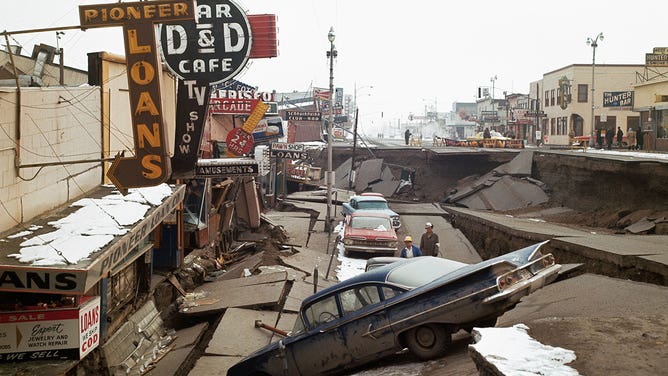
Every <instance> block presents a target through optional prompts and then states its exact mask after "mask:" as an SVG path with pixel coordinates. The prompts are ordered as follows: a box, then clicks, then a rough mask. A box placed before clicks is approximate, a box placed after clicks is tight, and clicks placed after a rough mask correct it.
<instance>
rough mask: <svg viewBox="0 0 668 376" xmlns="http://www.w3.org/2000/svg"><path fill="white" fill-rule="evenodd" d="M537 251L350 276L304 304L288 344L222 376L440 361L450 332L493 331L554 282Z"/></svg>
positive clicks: (403, 263)
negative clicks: (398, 360) (410, 356)
mask: <svg viewBox="0 0 668 376" xmlns="http://www.w3.org/2000/svg"><path fill="white" fill-rule="evenodd" d="M544 244H545V242H544V243H539V244H534V245H532V246H529V247H526V248H523V249H520V250H517V251H514V252H511V253H508V254H506V255H503V256H500V257H496V258H494V259H490V260H487V261H483V262H480V263H477V264H472V265H469V264H464V263H459V262H453V261H451V260H445V259H441V258H436V257H415V258H411V259H404V260H400V261H398V262H393V263H390V264H388V265H385V266H381V267H378V268H375V269H373V270H370V271H368V272H365V273H362V274H360V275H357V276H355V277H353V278H350V279H348V280H346V281H343V282H341V283H339V284H337V285H334V286H332V287H329V288H327V289H324V290H322V291H320V292H318V293H316V294H314V295H312V296H310V297H308V298H306V299H305V300H304V301H303V302H302V305H301V308H300V312H299V317H298V318H297V320H296V323H295V327H294V329H293V330H292V332H290V334H289V335H288V336H287V337H285V338H283V339H282V340H280V341H278V342H274V343H272V344H270V345H268V346H266V347H264V348H262V349H260V350H257V351H256V352H254V353H252V354H250V355H249V356H248V357H246V358H245V359H243V360H241V361H240V362H239V363H237V364H235V365H234V366H232V367H231V368H230V369H229V370H228V372H227V374H228V375H229V376H241V375H244V376H246V375H256V376H257V375H276V376H278V375H321V374H337V373H343V372H346V370H349V369H351V368H355V367H358V366H360V365H363V364H365V363H368V362H371V361H374V360H376V359H379V358H382V357H385V356H388V355H392V354H394V353H396V352H397V351H400V350H402V349H404V348H408V349H409V350H410V351H411V352H413V353H414V354H415V355H416V356H417V357H419V358H420V359H424V360H427V359H434V358H437V357H441V356H443V355H444V354H446V352H447V351H448V348H449V346H450V344H451V338H452V333H455V332H456V331H458V330H459V329H466V330H469V331H470V330H472V328H473V327H475V326H478V327H481V326H494V325H495V324H496V319H497V317H499V316H501V315H502V314H503V313H504V312H506V311H508V310H510V309H512V308H513V307H514V306H515V304H517V302H519V300H520V299H521V298H522V297H523V296H526V295H528V294H530V293H532V292H534V291H536V290H537V289H540V288H541V287H543V286H545V285H546V284H548V283H551V282H552V281H554V279H555V278H556V277H557V274H558V272H559V270H560V269H561V265H558V264H556V263H555V259H554V257H553V256H552V255H551V254H543V252H541V247H543V245H544Z"/></svg>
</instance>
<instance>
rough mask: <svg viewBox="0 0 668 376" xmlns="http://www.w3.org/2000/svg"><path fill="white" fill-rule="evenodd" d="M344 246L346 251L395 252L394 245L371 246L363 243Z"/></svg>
mask: <svg viewBox="0 0 668 376" xmlns="http://www.w3.org/2000/svg"><path fill="white" fill-rule="evenodd" d="M344 248H345V249H346V251H348V252H359V253H383V254H387V253H392V254H394V253H396V251H397V249H396V248H394V247H372V246H365V245H345V244H344Z"/></svg>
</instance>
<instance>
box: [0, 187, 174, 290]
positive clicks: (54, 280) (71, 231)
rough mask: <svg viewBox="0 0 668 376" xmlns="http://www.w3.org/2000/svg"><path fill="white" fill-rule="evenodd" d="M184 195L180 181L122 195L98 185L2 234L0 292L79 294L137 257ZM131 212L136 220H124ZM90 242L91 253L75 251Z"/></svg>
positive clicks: (114, 189)
mask: <svg viewBox="0 0 668 376" xmlns="http://www.w3.org/2000/svg"><path fill="white" fill-rule="evenodd" d="M184 196H185V186H184V185H179V186H170V185H167V184H163V185H161V186H158V187H150V188H139V189H131V190H130V194H128V195H127V196H122V195H120V194H119V193H118V191H117V190H116V188H114V187H112V186H101V187H100V188H98V189H97V190H95V191H94V192H92V193H91V194H89V195H88V196H87V197H85V198H83V199H80V200H77V201H76V202H75V203H74V204H72V205H70V206H66V207H63V208H61V209H60V210H58V211H56V212H51V213H49V214H47V215H43V216H41V217H38V218H36V219H35V220H33V221H31V222H30V223H29V224H24V226H21V227H17V228H15V229H14V231H9V232H7V233H6V234H7V235H6V236H5V237H4V238H2V239H0V291H9V292H37V293H51V294H70V295H83V294H85V293H86V292H87V291H88V290H90V289H91V288H92V287H93V286H94V285H95V284H96V283H97V282H98V281H99V280H100V279H101V278H103V277H104V276H106V275H107V273H109V272H110V271H112V270H118V269H120V268H121V267H123V266H124V265H129V264H130V263H131V262H133V261H134V260H136V259H137V258H138V257H139V256H141V254H142V252H141V249H142V247H138V246H139V245H141V244H142V241H143V240H144V239H145V238H146V237H147V236H148V235H149V234H150V233H151V231H152V230H153V229H154V228H155V227H156V226H158V225H159V224H160V223H161V222H162V221H163V220H165V219H166V218H167V217H168V216H169V215H170V214H171V213H172V212H173V211H174V209H176V208H177V206H178V205H179V203H181V202H182V201H183V198H184ZM82 208H92V210H91V212H92V213H93V214H94V216H96V217H97V218H91V219H88V220H87V219H86V216H85V215H86V214H87V213H86V212H87V211H86V210H83V209H82ZM131 211H132V212H133V213H135V214H134V215H135V216H137V219H136V220H134V219H132V220H133V221H134V222H132V223H126V222H124V220H125V218H127V217H128V215H127V214H128V212H131ZM136 213H141V214H136ZM90 214H91V213H90V212H88V215H90ZM99 217H104V218H106V219H107V222H110V223H111V224H112V225H111V226H107V225H100V224H99V223H98V222H96V220H95V219H99ZM75 222H78V223H77V224H76V225H73V223H75ZM86 222H88V224H87V226H86ZM82 224H83V225H82ZM91 244H92V247H93V248H92V249H93V251H92V252H90V253H85V252H86V251H84V254H82V251H80V250H79V249H83V250H85V249H91ZM74 248H77V250H75V249H74Z"/></svg>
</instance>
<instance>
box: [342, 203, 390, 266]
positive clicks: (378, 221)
mask: <svg viewBox="0 0 668 376" xmlns="http://www.w3.org/2000/svg"><path fill="white" fill-rule="evenodd" d="M343 246H344V254H345V255H346V256H348V254H350V253H351V252H355V253H369V254H371V255H374V256H377V255H390V256H393V255H394V253H395V252H396V250H397V233H396V232H395V231H394V227H392V219H391V218H390V216H388V215H387V214H385V213H379V212H369V211H357V212H354V213H352V214H350V215H348V216H347V217H346V223H345V229H344V233H343Z"/></svg>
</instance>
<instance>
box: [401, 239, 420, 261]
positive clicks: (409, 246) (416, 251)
mask: <svg viewBox="0 0 668 376" xmlns="http://www.w3.org/2000/svg"><path fill="white" fill-rule="evenodd" d="M404 244H405V247H404V249H402V250H401V257H403V258H411V257H419V256H422V252H420V248H418V247H417V246H416V245H415V244H413V238H412V237H411V236H410V235H407V236H406V237H405V238H404Z"/></svg>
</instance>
